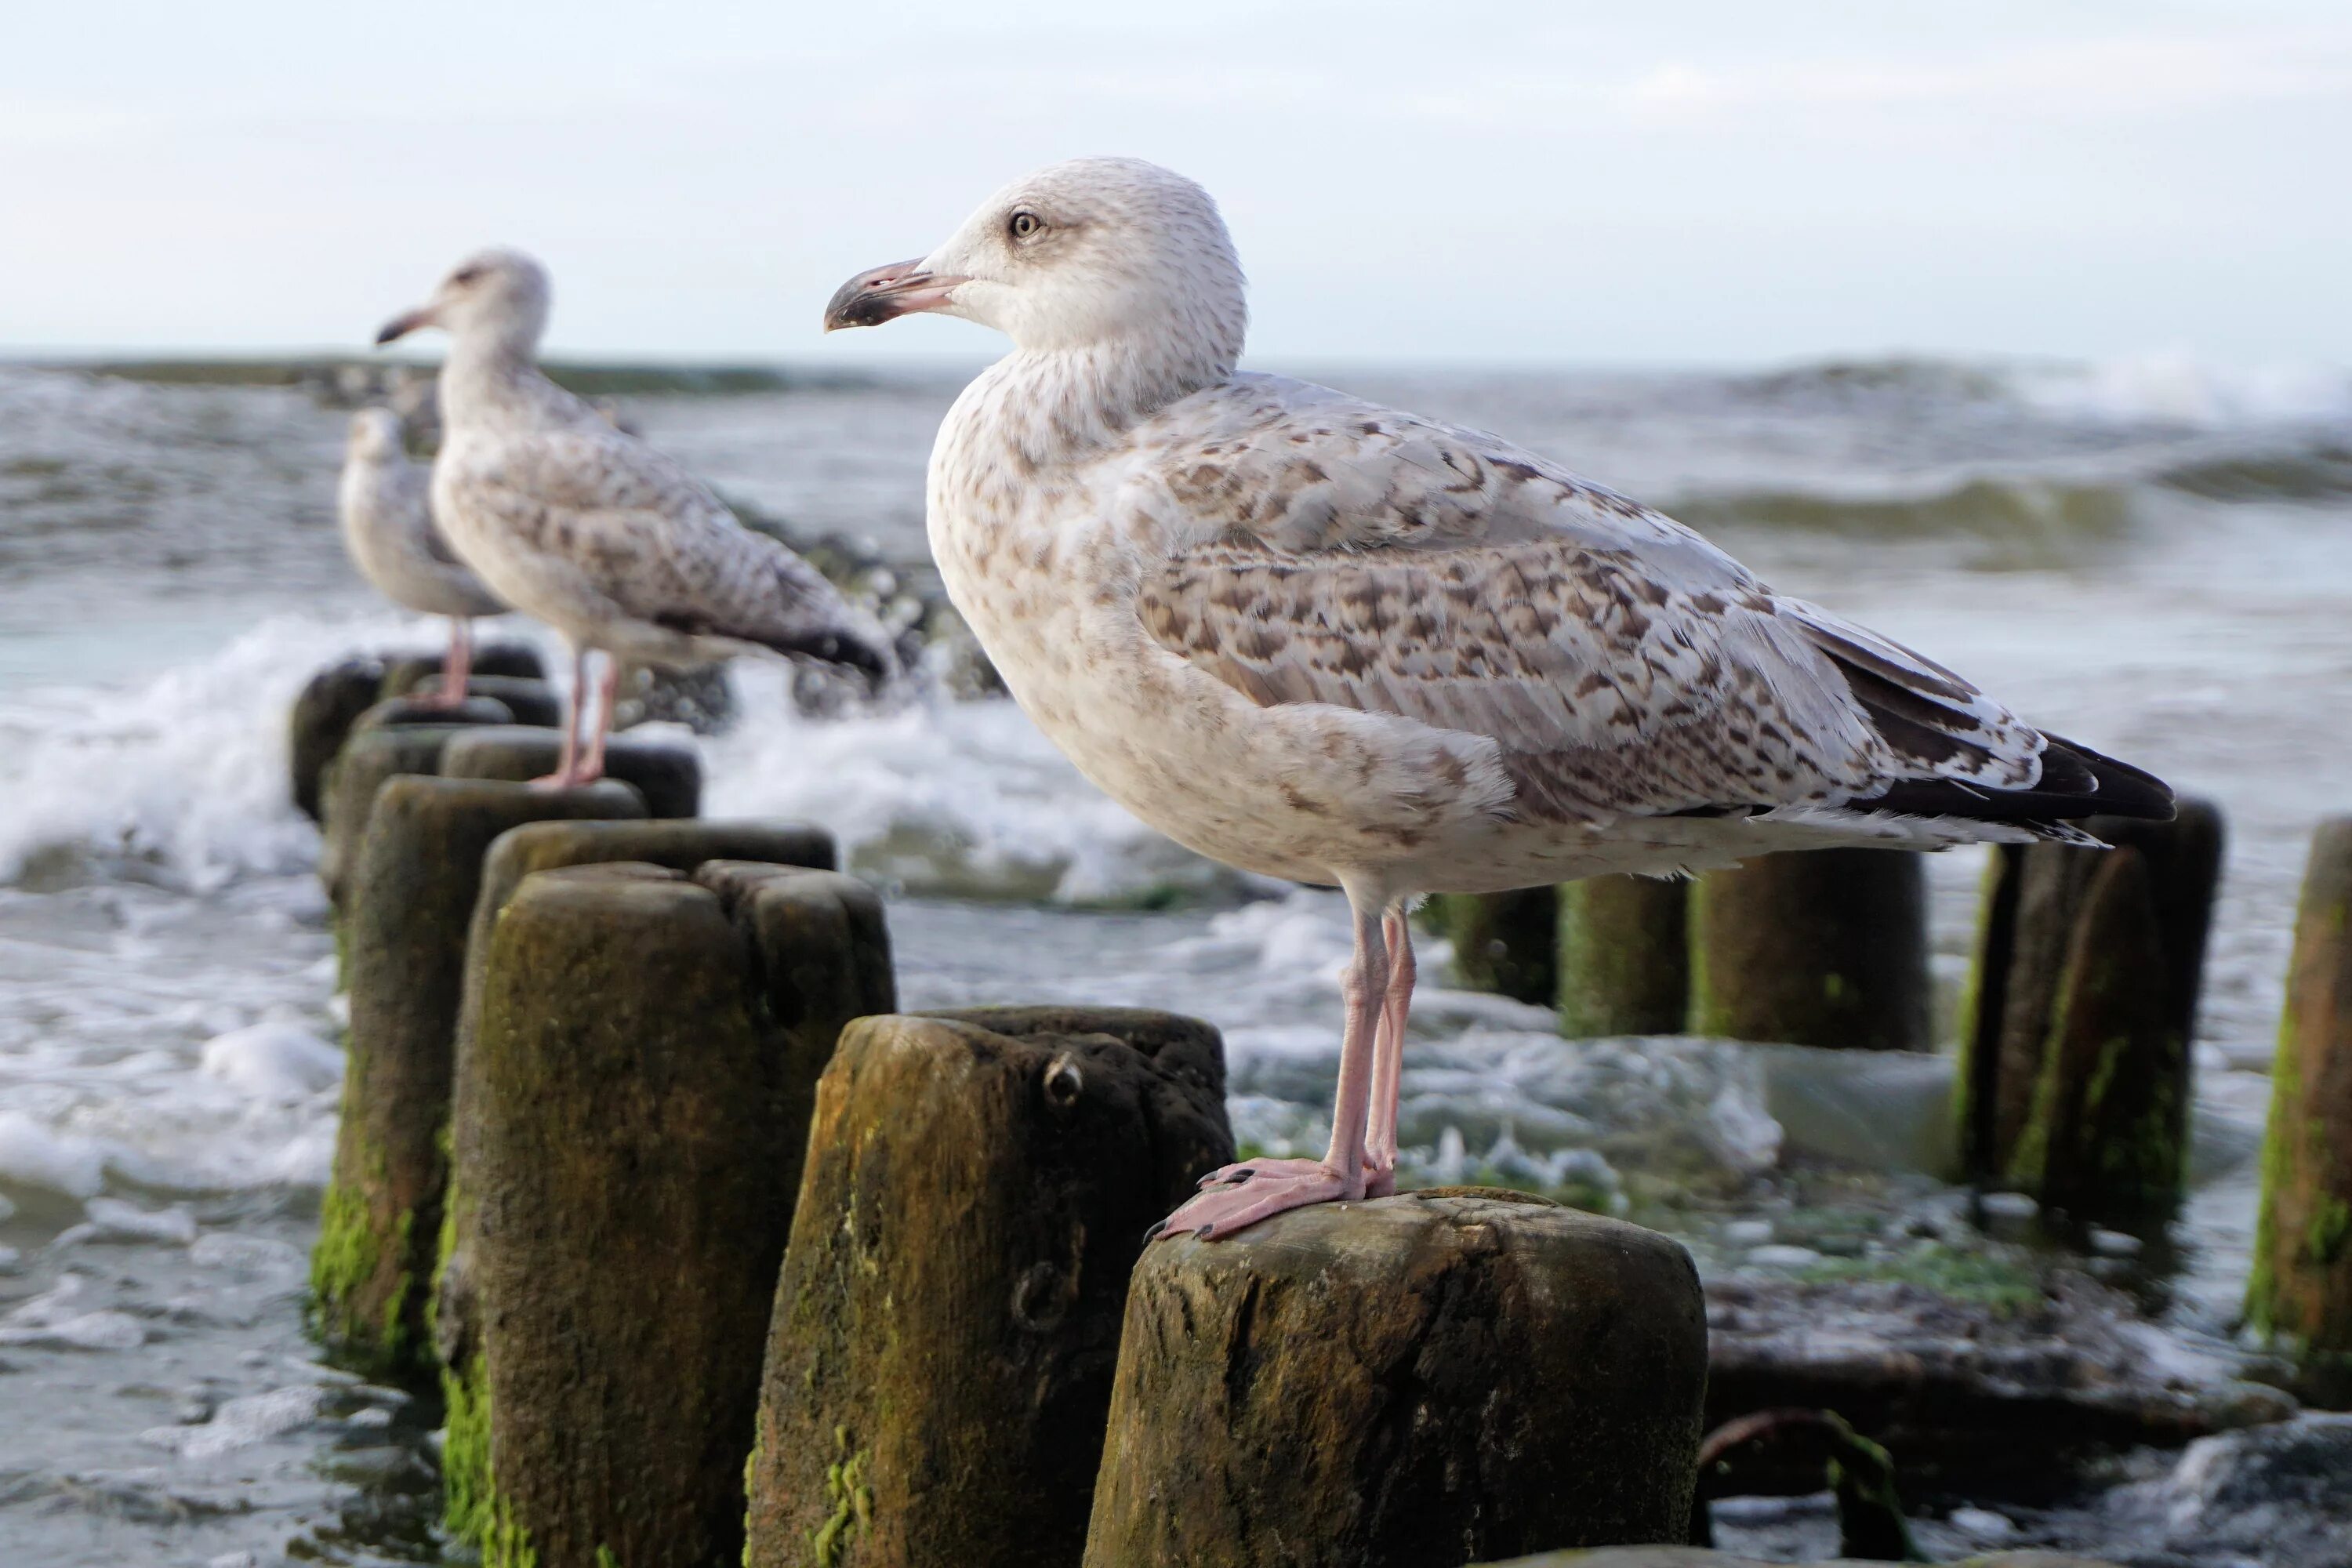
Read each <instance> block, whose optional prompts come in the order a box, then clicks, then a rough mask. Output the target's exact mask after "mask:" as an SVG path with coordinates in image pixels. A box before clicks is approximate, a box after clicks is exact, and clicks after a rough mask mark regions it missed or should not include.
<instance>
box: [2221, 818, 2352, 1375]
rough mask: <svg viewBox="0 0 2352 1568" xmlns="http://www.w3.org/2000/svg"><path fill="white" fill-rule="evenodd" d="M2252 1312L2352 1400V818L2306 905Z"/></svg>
mask: <svg viewBox="0 0 2352 1568" xmlns="http://www.w3.org/2000/svg"><path fill="white" fill-rule="evenodd" d="M2246 1320H2247V1321H2248V1322H2249V1323H2250V1324H2251V1325H2252V1327H2253V1328H2254V1330H2255V1331H2257V1332H2259V1333H2263V1334H2265V1335H2274V1336H2277V1337H2278V1338H2280V1339H2282V1340H2284V1341H2285V1342H2287V1343H2288V1344H2289V1345H2290V1346H2291V1347H2292V1348H2293V1349H2294V1351H2295V1352H2296V1353H2297V1355H2298V1357H2299V1359H2300V1360H2301V1363H2302V1373H2303V1376H2304V1379H2305V1384H2306V1387H2305V1393H2306V1394H2308V1395H2309V1396H2310V1397H2311V1398H2312V1399H2313V1400H2314V1401H2315V1403H2320V1404H2324V1405H2329V1406H2331V1407H2342V1406H2344V1405H2352V816H2336V817H2330V818H2329V819H2327V820H2326V821H2325V822H2323V823H2321V824H2320V825H2319V831H2318V833H2317V834H2316V835H2315V837H2314V838H2313V839H2312V845H2311V862H2310V865H2309V867H2308V868H2306V869H2305V873H2304V879H2303V898H2302V901H2301V902H2300V904H2299V905H2298V906H2297V908H2296V910H2295V925H2294V960H2293V961H2292V964H2291V967H2290V968H2289V969H2288V971H2287V986H2286V1012H2285V1016H2284V1018H2283V1019H2282V1020H2281V1022H2280V1025H2279V1043H2278V1056H2277V1058H2276V1060H2275V1062H2274V1063H2273V1066H2272V1068H2271V1119H2270V1131H2269V1133H2268V1135H2267V1139H2266V1141H2265V1142H2264V1143H2263V1206H2262V1217H2261V1219H2260V1222H2259V1223H2258V1225H2257V1226H2256V1229H2255V1234H2254V1258H2253V1271H2252V1277H2251V1278H2250V1279H2248V1280H2247V1283H2246Z"/></svg>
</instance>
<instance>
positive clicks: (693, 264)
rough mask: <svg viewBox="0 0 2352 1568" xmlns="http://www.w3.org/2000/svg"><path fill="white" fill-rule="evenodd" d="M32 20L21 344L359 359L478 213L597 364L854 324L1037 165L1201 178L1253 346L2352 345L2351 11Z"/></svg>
mask: <svg viewBox="0 0 2352 1568" xmlns="http://www.w3.org/2000/svg"><path fill="white" fill-rule="evenodd" d="M9 12H10V15H9V18H8V21H7V23H6V26H5V33H6V44H5V47H4V48H0V345H7V346H9V347H12V348H16V349H19V350H23V349H34V350H57V349H64V348H95V347H108V348H119V347H142V348H149V347H171V348H182V349H191V350H207V351H212V350H236V351H253V352H261V351H266V350H270V349H278V348H287V347H295V346H339V347H341V346H352V345H357V344H359V343H362V342H364V341H365V340H366V338H367V336H368V335H369V332H370V330H371V329H372V328H373V326H374V325H375V324H376V323H377V322H378V321H381V320H383V318H384V317H385V316H387V315H389V314H390V313H391V312H392V311H394V310H396V309H398V308H400V307H403V306H405V305H407V304H410V303H412V302H414V301H415V300H416V299H418V298H420V297H421V296H422V295H423V294H424V293H425V290H426V289H427V288H428V287H429V286H430V284H431V283H432V281H433V279H435V277H436V276H437V275H438V274H439V273H440V272H441V271H442V270H443V269H445V268H446V266H447V264H448V263H449V262H450V261H452V260H453V259H455V258H456V257H457V255H458V254H460V253H462V252H463V251H465V250H467V249H469V248H472V247H476V246H478V245H481V244H484V243H488V242H493V241H496V242H504V243H513V244H519V245H521V246H523V247H527V248H529V249H531V250H533V251H535V252H536V253H538V254H539V255H540V256H541V258H543V259H545V260H546V261H547V262H548V263H549V264H550V266H551V268H553V270H554V274H555V279H556V284H557V307H556V320H555V327H554V331H553V333H552V336H551V348H552V350H553V351H554V352H556V353H625V354H637V355H648V356H652V355H680V356H694V357H701V358H740V359H771V358H779V357H782V358H792V359H805V358H812V357H816V356H826V357H837V358H842V359H847V360H870V359H872V358H874V357H875V356H877V355H885V354H925V355H931V356H949V355H954V356H963V355H970V354H975V353H986V352H991V344H990V341H989V340H988V339H987V337H986V334H984V333H982V332H980V331H978V330H977V329H974V328H970V327H967V326H965V325H963V324H961V323H956V322H948V321H913V322H905V323H901V324H899V325H898V326H895V327H893V328H891V329H889V330H888V331H884V332H878V333H852V334H843V335H842V336H841V337H838V338H836V339H834V340H832V341H830V342H828V341H825V340H824V339H822V338H821V337H820V335H819V333H818V331H817V317H818V312H819V310H820V308H821V307H822V305H823V304H824V300H825V297H826V296H827V295H828V294H829V293H830V292H831V291H832V289H834V287H835V285H836V284H837V283H839V282H840V280H841V279H843V278H845V277H846V276H847V275H848V274H850V273H851V272H854V271H857V270H860V269H862V268H866V267H868V266H872V265H875V264H877V263H880V262H884V261H889V260H894V259H897V258H901V257H904V256H908V255H910V254H917V253H919V252H922V251H924V250H927V249H928V248H929V247H930V246H931V245H932V244H933V243H935V242H936V241H937V240H939V239H940V238H942V237H945V236H946V235H947V233H948V232H949V231H950V229H951V228H952V227H953V226H954V225H955V224H956V223H957V222H958V221H959V220H960V219H961V217H962V216H964V214H965V213H966V212H967V211H969V210H970V209H971V207H972V206H973V205H976V204H977V203H978V202H979V201H980V199H981V198H982V197H983V196H985V195H987V194H988V193H989V192H990V191H992V189H994V188H995V187H996V186H997V185H999V184H1003V182H1004V181H1005V180H1006V179H1008V178H1010V177H1012V176H1013V175H1015V174H1019V173H1021V172H1023V171H1024V170H1025V169H1027V168H1029V167H1031V166H1033V165H1034V164H1036V163H1043V162H1045V161H1048V160H1050V159H1054V158H1059V157H1067V156H1072V155H1076V154H1080V153H1132V154H1138V155H1140V156H1144V157H1148V158H1152V159H1155V160H1158V161H1160V162H1161V163H1167V164H1169V165H1171V167H1174V168H1177V169H1180V170H1182V171H1183V172H1185V173H1187V174H1192V176H1193V177H1195V178H1197V179H1199V180H1201V181H1202V183H1204V184H1207V185H1208V186H1209V188H1210V189H1211V190H1212V191H1213V192H1214V193H1215V194H1216V195H1217V196H1218V198H1219V199H1220V200H1221V202H1222V203H1223V206H1224V210H1225V214H1226V217H1227V219H1228V221H1229V222H1230V223H1231V224H1232V226H1233V228H1234V234H1235V237H1236V238H1237V240H1238V242H1239V244H1240V247H1241V251H1242V257H1243V260H1244V264H1245V265H1246V266H1247V267H1248V268H1249V269H1250V273H1251V277H1252V280H1253V307H1254V315H1255V331H1254V334H1253V340H1252V347H1253V351H1254V354H1255V357H1258V358H1260V359H1293V360H1297V359H1310V360H1312V359H1325V360H1328V359H1337V358H1349V359H1370V358H1380V359H1396V358H1412V359H1431V360H1455V361H1504V360H1510V361H1546V362H1565V363H1617V364H1626V363H1734V362H1740V363H1745V362H1755V361H1759V360H1774V359H1786V358H1793V357H1800V356H1809V355H1815V354H1822V353H1879V352H1885V351H1915V352H1957V353H2051V354H2063V355H2108V354H2128V353H2144V352H2150V351H2160V352H2168V353H2191V354H2197V355H2201V356H2205V357H2209V358H2211V359H2214V360H2217V361H2221V362H2224V363H2271V362H2295V363H2303V362H2314V361H2321V362H2329V363H2352V300H2347V294H2352V199H2347V183H2352V182H2347V164H2352V6H2347V5H2346V4H2345V0H2303V3H2290V0H2267V3H2265V0H2169V3H2168V0H2098V3H2088V0H2085V3H2070V0H1972V3H1971V4H1969V5H1929V4H1925V3H1907V4H1895V5H1890V4H1887V3H1885V0H1853V3H1851V4H1829V3H1818V4H1817V3H1810V0H1781V3H1780V4H1774V5H1759V4H1756V3H1755V0H1646V3H1645V4H1643V5H1625V4H1622V0H1616V3H1612V4H1609V5H1586V4H1579V3H1563V0H1524V3H1518V0H1493V3H1487V4H1477V3H1470V4H1465V3H1462V0H1453V3H1448V4H1437V3H1426V4H1418V5H1389V4H1382V3H1379V0H1345V3H1344V4H1334V5H1323V4H1311V3H1297V4H1282V3H1279V0H1254V3H1239V0H1234V3H1228V0H1185V3H1184V4H1181V5H1124V6H1121V5H1103V4H1101V3H1100V0H995V3H993V4H990V5H971V4H970V3H969V0H962V3H959V4H955V5H945V4H937V3H934V0H892V3H891V4H887V5H849V4H842V3H839V0H834V3H830V4H812V3H811V0H788V3H783V4H779V3H776V0H765V3H762V4H757V5H740V6H718V5H687V4H656V3H649V0H631V3H629V4H607V3H604V0H499V4H496V5H488V4H484V3H482V0H456V3H444V0H404V3H401V4H395V5H373V6H359V5H322V4H320V0H284V3H277V0H243V3H240V0H221V3H218V4H214V5H187V4H185V3H184V0H174V3H173V4H169V5H162V4H149V5H121V4H110V3H107V0H68V3H66V4H58V5H32V4H17V5H11V6H10V7H9Z"/></svg>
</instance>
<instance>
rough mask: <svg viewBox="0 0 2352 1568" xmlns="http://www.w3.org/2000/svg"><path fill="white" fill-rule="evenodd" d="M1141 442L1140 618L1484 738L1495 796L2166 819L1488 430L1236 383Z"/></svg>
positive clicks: (2013, 817) (1291, 388) (1961, 694)
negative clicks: (1156, 535) (1505, 777)
mask: <svg viewBox="0 0 2352 1568" xmlns="http://www.w3.org/2000/svg"><path fill="white" fill-rule="evenodd" d="M1155 436H1156V440H1155V441H1154V442H1151V443H1147V444H1146V449H1145V451H1144V452H1143V454H1142V459H1143V460H1142V462H1141V463H1140V465H1139V471H1138V472H1137V474H1136V475H1135V476H1133V479H1132V482H1131V483H1130V485H1129V491H1128V493H1129V498H1130V500H1132V502H1133V503H1134V504H1137V505H1139V506H1140V507H1143V508H1145V509H1148V510H1152V511H1154V512H1156V513H1158V514H1159V515H1160V516H1161V517H1162V518H1163V519H1164V520H1165V521H1169V522H1170V523H1171V524H1172V525H1173V531H1174V532H1175V534H1176V536H1177V537H1178V538H1180V539H1181V538H1188V537H1189V538H1191V539H1192V540H1194V541H1197V542H1196V543H1194V544H1193V545H1192V546H1191V547H1189V548H1183V549H1180V550H1179V551H1178V552H1176V553H1175V554H1174V555H1173V556H1172V558H1171V559H1169V560H1168V561H1167V562H1166V563H1165V564H1164V565H1162V566H1161V567H1160V568H1159V569H1158V570H1157V571H1155V572H1152V573H1150V574H1148V575H1147V577H1146V579H1145V581H1144V583H1143V584H1142V587H1141V591H1140V593H1139V600H1138V607H1139V614H1140V615H1141V617H1142V619H1143V622H1144V625H1145V627H1146V629H1147V630H1148V631H1149V632H1150V635H1151V636H1152V637H1154V638H1156V639H1157V640H1158V641H1160V643H1161V644H1162V645H1164V646H1166V647H1169V648H1170V649H1171V651H1173V652H1175V653H1177V654H1178V655H1180V656H1181V657H1183V658H1187V659H1189V660H1192V661H1193V662H1195V663H1197V664H1199V665H1201V666H1202V668H1206V669H1208V670H1209V671H1210V672H1212V673H1213V674H1215V675H1217V676H1218V677H1219V678H1220V679H1223V680H1224V681H1225V682H1226V683H1227V684H1229V685H1231V686H1233V687H1234V688H1235V689H1237V690H1240V691H1242V692H1243V693H1244V694H1245V695H1246V696H1248V697H1249V698H1250V699H1251V700H1253V701H1255V702H1257V703H1259V704H1261V705H1271V704H1275V703H1284V702H1322V703H1333V704H1338V705H1340V706H1345V707H1351V708H1357V709H1362V710H1370V711H1376V712H1387V713H1394V714H1399V715H1402V716H1403V717H1407V718H1411V719H1415V720H1418V721H1422V722H1423V723H1427V724H1431V725H1434V726H1437V727H1440V728H1445V729H1454V730H1460V731H1468V732H1471V733H1475V734H1481V735H1486V736H1489V737H1491V738H1492V739H1493V740H1494V741H1495V742H1496V745H1497V747H1498V748H1499V749H1500V751H1501V752H1502V754H1503V762H1504V764H1505V767H1506V769H1507V771H1508V772H1509V773H1510V774H1511V776H1512V777H1513V779H1514V780H1515V781H1516V782H1517V784H1518V786H1519V797H1518V806H1519V809H1521V810H1525V811H1530V812H1535V813H1538V814H1541V815H1545V816H1573V817H1583V818H1588V819H1591V818H1598V817H1603V816H1613V815H1619V814H1625V813H1637V814H1638V813H1650V814H1662V813H1670V812H1693V811H1710V810H1717V809H1734V810H1739V809H1754V810H1773V809H1781V808H1789V807H1809V806H1815V805H1818V806H1823V807H1832V808H1834V807H1840V806H1859V807H1861V808H1864V809H1879V810H1893V811H1901V812H1906V813H1907V812H1919V813H1922V814H1927V815H1956V816H1972V817H1975V816H1981V817H1987V818H1990V819H1993V820H2000V821H2011V822H2020V823H2024V824H2027V825H2028V826H2032V827H2034V828H2035V830H2036V831H2041V830H2043V829H2045V828H2046V829H2047V830H2048V832H2049V834H2050V835H2051V836H2053V837H2081V836H2080V835H2079V834H2078V833H2075V832H2074V830H2071V829H2062V828H2059V827H2056V826H2052V822H2053V820H2054V819H2055V818H2057V817H2063V816H2084V815H2087V814H2089V813H2090V812H2091V811H2094V810H2102V809H2105V810H2115V809H2123V810H2127V811H2133V812H2134V814H2136V815H2154V814H2157V813H2158V811H2159V810H2161V811H2167V812H2168V810H2169V804H2168V803H2169V795H2168V794H2167V793H2166V792H2164V790H2163V786H2162V785H2161V784H2158V783H2157V782H2156V781H2155V780H2153V779H2151V778H2149V777H2148V776H2147V775H2146V774H2143V773H2138V772H2137V770H2132V769H2126V768H2124V767H2123V765H2122V764H2120V763H2112V762H2110V761H2108V760H2107V759H2105V758H2100V757H2098V756H2097V754H2096V753H2095V752H2087V750H2086V749H2084V748H2080V747H2074V746H2072V745H2069V744H2067V743H2064V742H2053V740H2052V739H2050V738H2049V737H2045V736H2044V735H2042V733H2041V732H2039V731H2035V730H2034V729H2032V727H2031V726H2029V725H2027V724H2025V723H2024V722H2022V721H2021V720H2019V719H2018V718H2017V717H2016V715H2014V714H2012V713H2011V712H2010V711H2009V710H2007V709H2006V708H2004V707H2002V706H2001V705H2000V703H1998V702H1995V701H1994V700H1991V699H1990V698H1989V697H1987V696H1986V695H1985V694H1984V693H1983V692H1981V691H1979V689H1977V688H1975V687H1974V686H1972V685H1970V684H1969V682H1968V681H1966V680H1964V679H1961V678H1960V677H1959V676H1958V675H1956V674H1954V673H1953V672H1952V671H1950V670H1948V669H1946V668H1943V667H1942V666H1941V665H1938V664H1936V663H1935V662H1933V661H1932V660H1929V659H1927V658H1922V657H1921V656H1919V655H1918V654H1916V653H1913V652H1912V651H1911V650H1909V649H1908V648H1906V647H1902V646H1900V645H1899V644H1896V643H1895V642H1892V641H1890V640H1888V639H1887V638H1885V637H1880V636H1878V635H1877V634H1876V633H1874V632H1871V631H1869V630H1867V629H1865V628H1864V627H1860V626H1854V625H1853V624H1851V623H1850V622H1847V621H1844V620H1842V619H1840V618H1839V617H1837V616H1832V615H1831V614H1830V613H1828V612H1827V611H1825V610H1822V609H1821V608H1819V607H1818V606H1815V605H1809V604H1806V603H1805V602H1803V601H1801V600H1797V599H1789V598H1782V597H1780V596H1778V595H1773V594H1771V593H1770V592H1769V590H1767V589H1765V588H1764V587H1763V586H1762V585H1761V584H1758V583H1757V582H1756V581H1755V579H1754V578H1753V577H1752V576H1750V575H1749V574H1748V573H1747V571H1746V570H1745V569H1744V568H1742V567H1740V566H1739V565H1738V563H1736V562H1734V561H1732V560H1731V558H1730V557H1728V556H1727V555H1725V554H1723V553H1722V552H1720V551H1718V550H1717V549H1716V548H1715V547H1714V546H1713V545H1712V544H1710V543H1708V542H1706V540H1705V539H1703V538H1702V537H1700V536H1699V535H1698V534H1696V533H1695V532H1693V531H1691V530H1689V529H1687V528H1685V527H1684V526H1682V525H1681V524H1679V523H1676V522H1675V521H1672V520H1671V519H1668V518H1665V517H1664V516H1663V515H1661V514H1659V513H1657V512H1655V511H1653V510H1649V509H1648V508H1645V507H1642V506H1640V505H1638V504H1637V503H1635V502H1633V501H1630V500H1626V499H1625V498H1623V497H1622V496H1619V495H1617V494H1616V493H1615V492H1613V491H1611V490H1608V489H1603V488H1602V487H1600V486H1597V485H1592V484H1591V483H1589V482H1587V481H1585V480H1582V479H1578V478H1577V477H1576V476H1574V475H1572V474H1570V473H1567V472H1566V471H1564V470H1561V469H1559V468H1555V467H1553V466H1551V465H1549V464H1547V463H1544V462H1543V461H1541V460H1540V459H1538V458H1533V457H1531V456H1529V455H1528V454H1526V453H1523V452H1520V451H1518V450H1517V449H1516V448H1513V447H1509V446H1507V444H1505V443H1503V442H1501V441H1499V440H1496V438H1494V437H1487V436H1484V435H1481V434H1479V433H1477V432H1473V431H1465V430H1459V429H1455V428H1453V427H1450V426H1438V425H1434V424H1433V423H1431V422H1429V421H1424V420H1419V419H1415V418H1413V417H1412V416H1405V415H1400V414H1397V413H1395V412H1393V411H1391V410H1388V409H1383V408H1378V407H1375V406H1373V405H1365V404H1360V403H1357V402H1355V401H1354V400H1352V399H1349V398H1345V397H1343V396H1341V395H1339V394H1337V393H1331V392H1328V391H1327V390H1325V389H1323V388H1319V387H1312V386H1307V385H1304V384H1299V383H1293V382H1284V381H1280V380H1278V379H1276V378H1270V377H1252V376H1244V377H1240V378H1237V379H1236V381H1235V382H1234V384H1233V386H1232V387H1231V388H1230V389H1229V392H1228V394H1227V395H1225V396H1223V397H1222V398H1215V399H1209V400H1207V402H1206V405H1205V406H1203V407H1202V408H1197V409H1193V410H1190V411H1188V414H1187V416H1186V417H1185V419H1183V420H1178V421H1171V422H1168V423H1167V425H1166V427H1165V428H1163V429H1161V430H1160V431H1157V432H1155ZM2103 790H2104V791H2105V795H2104V796H2102V792H2103ZM2095 798H2097V799H2099V801H2100V804H2099V805H2095V806H2094V805H2091V804H2090V802H2091V801H2092V800H2093V799H2095Z"/></svg>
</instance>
